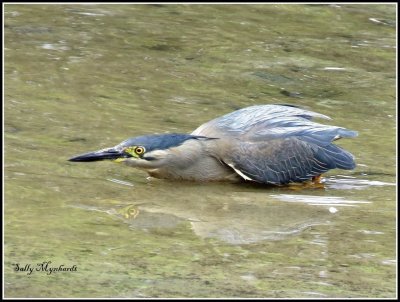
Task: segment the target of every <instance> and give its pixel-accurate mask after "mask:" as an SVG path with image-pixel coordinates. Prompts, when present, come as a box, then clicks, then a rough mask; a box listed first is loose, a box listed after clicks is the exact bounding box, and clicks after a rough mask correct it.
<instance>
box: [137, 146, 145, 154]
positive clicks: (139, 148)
mask: <svg viewBox="0 0 400 302" xmlns="http://www.w3.org/2000/svg"><path fill="white" fill-rule="evenodd" d="M144 151H145V149H144V147H136V148H135V153H136V154H137V155H142V154H143V153H144Z"/></svg>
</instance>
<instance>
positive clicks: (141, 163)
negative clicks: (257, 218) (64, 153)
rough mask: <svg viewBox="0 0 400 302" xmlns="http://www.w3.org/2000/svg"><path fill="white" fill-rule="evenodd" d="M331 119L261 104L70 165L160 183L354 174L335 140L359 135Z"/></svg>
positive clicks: (92, 154)
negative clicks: (116, 166) (136, 174)
mask: <svg viewBox="0 0 400 302" xmlns="http://www.w3.org/2000/svg"><path fill="white" fill-rule="evenodd" d="M313 117H319V118H323V119H330V118H329V117H327V116H325V115H322V114H319V113H315V112H311V111H307V110H304V109H300V108H297V107H293V106H288V105H259V106H251V107H247V108H244V109H240V110H237V111H234V112H232V113H229V114H226V115H224V116H222V117H219V118H216V119H214V120H211V121H209V122H207V123H205V124H203V125H201V126H200V127H198V128H197V129H196V130H194V131H193V132H192V133H191V134H160V135H147V136H139V137H134V138H130V139H128V140H126V141H124V142H122V143H120V144H119V145H117V146H115V147H113V148H107V149H103V150H100V151H96V152H90V153H86V154H83V155H80V156H77V157H74V158H72V159H70V160H71V161H95V160H102V159H115V160H116V161H122V162H124V163H126V164H127V165H128V166H132V167H135V168H140V169H143V170H145V171H147V172H148V173H149V174H150V175H151V176H154V177H157V178H166V179H177V180H194V181H223V180H228V181H238V180H243V179H244V180H247V181H255V182H258V183H265V184H287V183H291V182H302V181H306V180H309V179H311V178H313V177H317V176H319V175H321V174H322V173H324V172H326V171H328V170H330V169H334V168H339V169H347V170H349V169H353V168H354V167H355V163H354V157H353V156H352V155H351V154H350V153H349V152H347V151H345V150H343V149H342V148H340V147H338V146H336V145H335V144H333V143H332V141H334V140H337V139H339V138H341V137H354V136H357V132H355V131H350V130H347V129H345V128H341V127H336V126H330V125H322V124H318V123H315V122H313V121H311V119H312V118H313Z"/></svg>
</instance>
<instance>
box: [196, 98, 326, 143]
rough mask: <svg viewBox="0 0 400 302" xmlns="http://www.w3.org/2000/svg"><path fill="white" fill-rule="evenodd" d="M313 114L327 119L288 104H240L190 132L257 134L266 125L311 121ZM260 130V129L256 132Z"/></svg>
mask: <svg viewBox="0 0 400 302" xmlns="http://www.w3.org/2000/svg"><path fill="white" fill-rule="evenodd" d="M313 117H318V118H323V119H330V118H329V117H328V116H326V115H323V114H319V113H315V112H312V111H308V110H304V109H301V108H297V107H292V106H283V105H257V106H250V107H247V108H243V109H240V110H237V111H234V112H231V113H228V114H226V115H224V116H221V117H218V118H216V119H213V120H211V121H209V122H207V123H204V124H202V125H201V126H200V127H198V128H197V129H196V130H194V131H193V132H192V135H204V136H209V137H212V136H214V137H219V136H220V135H223V137H225V136H227V135H230V136H238V135H240V136H243V135H246V136H248V137H251V136H259V135H262V134H263V132H265V131H266V130H268V129H271V128H275V127H277V126H280V127H293V126H296V125H304V123H309V124H315V123H313V122H311V121H310V120H311V119H312V118H313ZM260 131H261V133H259V132H260Z"/></svg>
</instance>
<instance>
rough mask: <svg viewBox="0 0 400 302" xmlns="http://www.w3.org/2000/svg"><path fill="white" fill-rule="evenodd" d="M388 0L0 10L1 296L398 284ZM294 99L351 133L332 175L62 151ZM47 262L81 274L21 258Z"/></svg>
mask: <svg viewBox="0 0 400 302" xmlns="http://www.w3.org/2000/svg"><path fill="white" fill-rule="evenodd" d="M395 18H396V14H395V6H394V5H388V4H386V5H281V4H280V5H272V4H268V5H267V4H266V5H77V4H71V5H44V4H40V5H11V4H7V5H5V18H4V19H5V20H4V23H5V92H4V95H5V104H4V117H5V122H4V126H5V132H4V134H5V162H4V176H5V193H4V197H5V209H4V214H5V220H4V227H5V233H4V235H5V239H4V264H5V266H4V277H5V281H4V282H5V283H4V287H5V296H6V297H132V298H134V297H267V298H285V297H289V298H294V297H296V298H310V297H311V298H314V297H315V298H325V297H333V298H337V297H357V298H360V297H386V298H388V297H395V295H396V265H397V262H396V259H397V255H396V203H395V200H396V193H395V192H396V190H395V189H396V187H395V183H396V169H395V166H396V148H395V142H396V138H395V137H396V106H395V104H396V100H395V96H396V92H395V80H396V75H395V64H396V61H395V45H396V44H395V42H396V40H395V39H396V37H395V24H396V19H395ZM271 103H289V104H295V105H298V106H301V107H304V108H307V109H311V110H313V111H316V112H319V113H322V114H325V115H328V116H330V117H331V118H332V119H333V120H332V121H328V123H332V124H334V125H338V126H343V127H346V128H348V129H352V130H356V131H358V132H359V137H357V138H354V139H344V140H341V141H339V142H338V144H339V145H340V146H342V147H344V148H346V149H347V150H349V151H351V152H352V153H353V154H354V155H355V157H356V161H357V164H358V166H357V168H356V169H355V170H354V171H341V170H333V171H330V172H329V173H327V174H326V175H325V177H326V183H325V188H303V187H297V186H294V187H264V186H255V185H251V184H241V185H239V184H227V183H212V184H211V183H210V184H208V183H206V184H204V183H201V184H198V183H191V182H170V181H165V180H157V179H148V178H147V175H146V174H145V173H143V172H141V171H137V170H134V169H132V168H129V167H125V166H122V165H118V164H114V163H111V162H98V163H87V164H77V163H71V162H68V161H67V159H68V158H70V157H71V156H73V155H76V154H79V153H82V152H86V151H91V150H96V149H100V148H104V147H108V146H113V145H116V144H117V143H119V142H120V141H122V140H124V139H126V138H128V137H132V136H136V135H143V134H152V133H167V132H168V133H170V132H182V133H190V132H191V131H192V130H193V129H195V128H197V126H199V125H200V124H202V123H204V122H206V121H208V120H210V119H212V118H215V117H217V116H220V115H223V114H225V113H228V112H231V111H233V110H235V109H238V108H242V107H246V106H250V105H255V104H271ZM48 261H51V264H49V265H48V267H59V266H60V265H64V266H65V267H72V266H73V265H75V266H76V268H77V269H76V271H61V272H53V273H51V274H48V271H41V270H38V271H36V270H35V271H34V272H33V273H32V274H30V275H28V273H27V272H24V271H15V268H16V264H18V265H19V267H20V268H21V267H25V265H28V264H30V265H31V267H35V268H36V265H37V263H43V262H48Z"/></svg>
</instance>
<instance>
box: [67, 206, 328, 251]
mask: <svg viewBox="0 0 400 302" xmlns="http://www.w3.org/2000/svg"><path fill="white" fill-rule="evenodd" d="M174 206H177V207H175V208H174ZM74 207H78V208H82V209H86V210H90V211H99V212H103V213H107V214H109V215H112V216H114V217H118V218H119V219H122V220H123V221H124V222H126V223H128V224H129V226H130V227H131V228H138V229H143V230H149V229H159V228H174V227H176V226H177V225H178V224H179V223H181V222H185V221H186V222H188V223H190V225H191V228H192V230H193V231H194V233H195V234H196V235H197V236H200V237H202V238H216V239H219V240H222V241H224V242H227V243H231V244H247V243H254V242H258V241H261V240H282V239H285V238H287V237H288V236H294V235H298V234H300V233H301V232H303V231H304V230H306V229H308V228H310V227H312V226H316V225H327V224H329V223H330V222H329V216H330V212H329V211H318V212H315V211H312V210H309V211H304V210H302V209H299V208H297V207H290V208H289V207H287V206H286V205H284V206H283V207H282V206H280V205H276V204H274V205H272V206H271V205H270V204H269V203H267V202H266V203H265V205H264V206H260V205H257V204H256V205H250V204H243V203H241V202H240V200H237V201H235V200H233V201H232V202H230V203H229V204H227V203H225V204H224V205H223V206H221V207H220V208H219V209H218V208H217V209H214V210H213V211H209V210H208V209H207V207H205V206H204V205H203V206H199V207H184V206H183V205H182V204H180V205H179V204H176V205H174V204H173V203H166V204H151V203H142V204H140V205H133V204H131V205H128V206H126V205H125V206H121V207H114V208H111V209H109V208H105V207H102V208H101V207H96V206H86V205H75V206H74Z"/></svg>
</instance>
